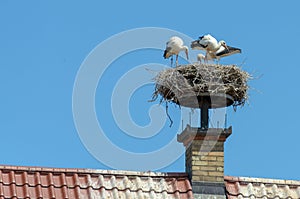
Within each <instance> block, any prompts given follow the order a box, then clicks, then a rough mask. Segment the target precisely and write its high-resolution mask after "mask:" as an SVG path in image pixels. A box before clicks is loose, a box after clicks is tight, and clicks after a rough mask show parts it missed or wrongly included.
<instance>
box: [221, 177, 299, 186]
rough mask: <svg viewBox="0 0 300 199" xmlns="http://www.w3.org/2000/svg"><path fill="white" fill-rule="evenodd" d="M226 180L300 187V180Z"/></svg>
mask: <svg viewBox="0 0 300 199" xmlns="http://www.w3.org/2000/svg"><path fill="white" fill-rule="evenodd" d="M224 180H225V181H228V182H246V183H264V184H277V185H297V186H300V180H284V179H272V178H256V177H235V176H224Z"/></svg>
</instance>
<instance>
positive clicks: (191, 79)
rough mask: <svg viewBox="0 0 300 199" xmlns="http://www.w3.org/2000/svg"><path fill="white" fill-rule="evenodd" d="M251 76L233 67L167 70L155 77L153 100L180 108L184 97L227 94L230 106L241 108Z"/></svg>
mask: <svg viewBox="0 0 300 199" xmlns="http://www.w3.org/2000/svg"><path fill="white" fill-rule="evenodd" d="M250 77H251V76H250V75H249V74H248V73H247V72H245V71H243V70H241V69H240V68H239V67H238V66H236V65H219V64H188V65H181V66H178V67H176V68H170V69H166V70H163V71H161V72H159V73H158V75H157V76H156V77H155V83H156V86H155V91H154V93H153V100H156V99H157V98H158V96H159V95H160V96H161V97H162V98H161V101H166V102H174V103H176V104H178V105H181V103H180V99H182V98H183V97H185V96H196V97H199V96H203V95H204V94H206V95H207V94H209V95H219V94H222V95H227V96H228V95H229V96H230V97H231V99H232V101H233V106H234V107H237V106H242V105H244V104H245V102H246V101H247V99H248V94H247V91H248V88H249V86H248V84H247V82H248V79H249V78H250Z"/></svg>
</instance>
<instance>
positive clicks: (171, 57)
mask: <svg viewBox="0 0 300 199" xmlns="http://www.w3.org/2000/svg"><path fill="white" fill-rule="evenodd" d="M172 66H173V55H172V56H171V67H172Z"/></svg>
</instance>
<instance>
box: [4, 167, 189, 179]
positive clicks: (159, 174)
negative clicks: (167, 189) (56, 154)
mask: <svg viewBox="0 0 300 199" xmlns="http://www.w3.org/2000/svg"><path fill="white" fill-rule="evenodd" d="M0 170H13V171H29V172H53V173H89V174H102V175H119V176H125V175H126V176H142V177H177V178H178V177H187V176H188V174H187V173H185V172H156V171H126V170H105V169H90V168H86V169H84V168H55V167H37V166H11V165H0Z"/></svg>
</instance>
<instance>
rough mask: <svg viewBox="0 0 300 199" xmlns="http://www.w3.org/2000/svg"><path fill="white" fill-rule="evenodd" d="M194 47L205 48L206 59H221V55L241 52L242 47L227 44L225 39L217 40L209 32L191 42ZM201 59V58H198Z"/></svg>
mask: <svg viewBox="0 0 300 199" xmlns="http://www.w3.org/2000/svg"><path fill="white" fill-rule="evenodd" d="M191 48H192V49H197V50H205V51H206V55H205V59H204V60H206V61H207V60H209V59H214V60H215V59H216V60H217V61H219V60H220V58H221V57H226V56H229V55H232V54H236V53H241V49H239V48H235V47H231V46H227V44H226V42H225V41H224V40H221V41H219V42H218V41H217V40H216V39H215V38H214V37H213V36H211V35H209V34H207V35H204V36H202V37H199V39H198V40H195V41H193V42H192V43H191ZM198 61H199V60H198Z"/></svg>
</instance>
